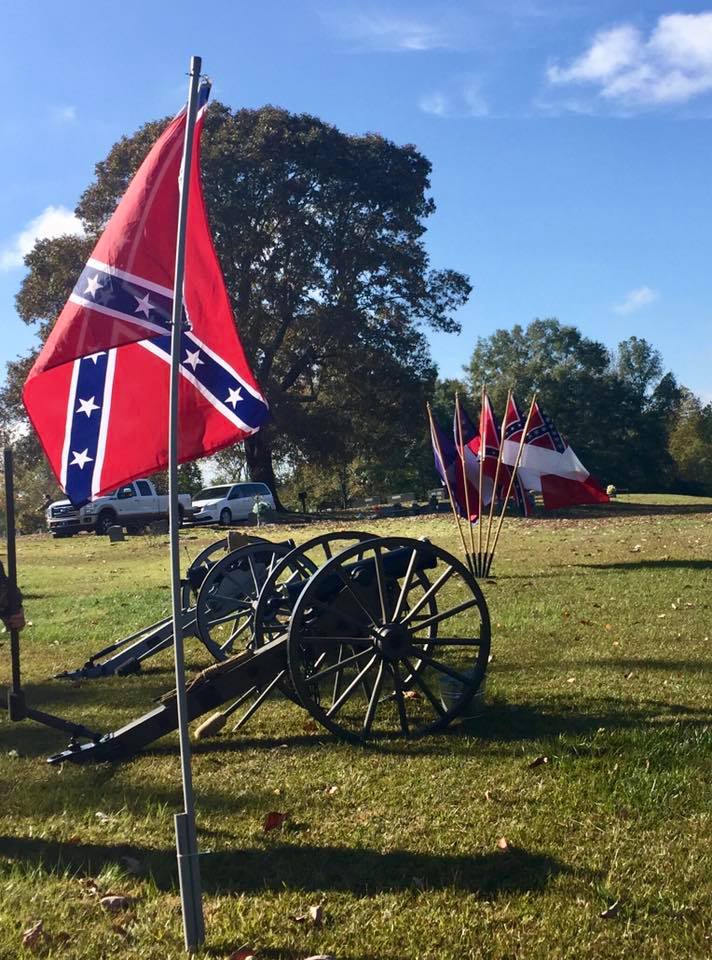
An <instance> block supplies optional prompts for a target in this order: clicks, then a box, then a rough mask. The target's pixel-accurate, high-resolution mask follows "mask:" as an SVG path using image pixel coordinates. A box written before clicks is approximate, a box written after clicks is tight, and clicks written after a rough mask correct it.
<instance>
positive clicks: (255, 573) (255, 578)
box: [247, 554, 260, 596]
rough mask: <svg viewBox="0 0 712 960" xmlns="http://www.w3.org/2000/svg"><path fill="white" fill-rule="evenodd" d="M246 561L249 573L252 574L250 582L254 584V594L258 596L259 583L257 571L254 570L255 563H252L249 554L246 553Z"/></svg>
mask: <svg viewBox="0 0 712 960" xmlns="http://www.w3.org/2000/svg"><path fill="white" fill-rule="evenodd" d="M247 562H248V564H249V566H250V573H251V574H252V582H253V583H254V585H255V596H259V592H260V585H259V583H258V582H257V571H256V570H255V564H254V563H253V560H252V557H251V556H250V555H249V554H248V555H247Z"/></svg>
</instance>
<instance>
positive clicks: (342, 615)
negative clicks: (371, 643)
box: [311, 598, 373, 630]
mask: <svg viewBox="0 0 712 960" xmlns="http://www.w3.org/2000/svg"><path fill="white" fill-rule="evenodd" d="M311 603H312V606H314V607H316V609H317V610H324V611H326V612H327V613H333V614H334V616H336V617H339V619H341V620H343V621H344V623H349V624H351V626H352V627H356V629H357V630H363V626H364V625H363V620H358V619H357V618H356V617H354V616H352V615H351V614H350V613H347V612H346V611H345V610H333V609H332V608H331V607H330V606H329V604H328V603H324V601H323V600H317V599H316V598H315V599H314V600H312V601H311ZM366 613H367V615H368V618H369V620H370V621H371V623H373V617H372V616H371V614H370V613H368V611H366Z"/></svg>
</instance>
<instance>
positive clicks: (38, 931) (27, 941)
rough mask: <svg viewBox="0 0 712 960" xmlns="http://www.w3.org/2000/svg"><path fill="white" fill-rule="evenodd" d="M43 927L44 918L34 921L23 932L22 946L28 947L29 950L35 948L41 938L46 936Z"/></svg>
mask: <svg viewBox="0 0 712 960" xmlns="http://www.w3.org/2000/svg"><path fill="white" fill-rule="evenodd" d="M43 927H44V920H38V921H37V923H33V924H32V926H31V927H28V928H27V930H25V932H24V933H23V934H22V946H23V947H27V949H28V950H34V948H35V947H36V946H38V944H39V942H40V940H42V939H44V937H45V932H44V929H43Z"/></svg>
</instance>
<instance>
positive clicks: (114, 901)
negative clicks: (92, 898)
mask: <svg viewBox="0 0 712 960" xmlns="http://www.w3.org/2000/svg"><path fill="white" fill-rule="evenodd" d="M99 903H100V904H101V906H102V907H103V908H104V910H107V911H108V912H109V913H120V912H121V911H122V910H126V909H128V906H129V903H130V901H129V898H128V897H124V896H122V895H121V894H113V893H110V894H107V896H105V897H102V898H101V900H100V901H99Z"/></svg>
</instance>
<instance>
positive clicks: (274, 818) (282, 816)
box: [262, 810, 289, 833]
mask: <svg viewBox="0 0 712 960" xmlns="http://www.w3.org/2000/svg"><path fill="white" fill-rule="evenodd" d="M288 818H289V814H288V813H278V812H277V811H276V810H273V811H272V812H271V813H268V814H267V816H266V817H265V819H264V823H263V824H262V829H263V830H264V832H265V833H269V831H270V830H279V828H280V827H282V826H283V825H284V823H285V821H286V820H287V819H288Z"/></svg>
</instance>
